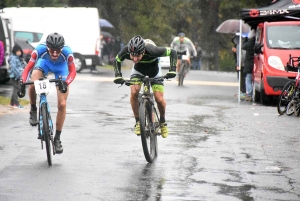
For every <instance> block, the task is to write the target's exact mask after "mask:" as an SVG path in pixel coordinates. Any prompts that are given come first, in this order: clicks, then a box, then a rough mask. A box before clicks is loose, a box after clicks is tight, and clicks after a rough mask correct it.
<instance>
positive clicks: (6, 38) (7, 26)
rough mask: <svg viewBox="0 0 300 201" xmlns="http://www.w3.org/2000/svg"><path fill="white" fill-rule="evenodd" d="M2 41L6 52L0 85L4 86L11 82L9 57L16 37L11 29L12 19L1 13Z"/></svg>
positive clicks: (0, 67) (0, 75) (1, 67)
mask: <svg viewBox="0 0 300 201" xmlns="http://www.w3.org/2000/svg"><path fill="white" fill-rule="evenodd" d="M0 41H1V42H2V43H3V45H4V52H5V58H4V61H3V63H2V65H0V84H4V83H6V82H8V81H9V75H8V57H9V55H10V54H11V51H12V47H13V46H14V35H13V32H12V28H11V19H10V18H8V17H6V16H4V15H3V13H2V11H0Z"/></svg>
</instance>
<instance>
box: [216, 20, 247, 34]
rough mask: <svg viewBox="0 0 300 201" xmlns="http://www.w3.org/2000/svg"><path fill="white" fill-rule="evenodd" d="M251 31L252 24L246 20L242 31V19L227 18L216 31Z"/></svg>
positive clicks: (229, 32)
mask: <svg viewBox="0 0 300 201" xmlns="http://www.w3.org/2000/svg"><path fill="white" fill-rule="evenodd" d="M249 31H250V26H249V25H248V24H246V23H244V22H242V31H240V20H237V19H229V20H226V21H224V22H223V23H222V24H220V25H219V26H218V28H217V29H216V32H218V33H225V34H235V33H240V32H242V33H248V32H249Z"/></svg>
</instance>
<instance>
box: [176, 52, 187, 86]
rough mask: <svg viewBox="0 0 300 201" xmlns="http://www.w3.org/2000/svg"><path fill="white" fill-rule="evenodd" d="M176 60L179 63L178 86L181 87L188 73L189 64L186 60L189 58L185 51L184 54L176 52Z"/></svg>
mask: <svg viewBox="0 0 300 201" xmlns="http://www.w3.org/2000/svg"><path fill="white" fill-rule="evenodd" d="M177 56H178V59H179V61H180V63H179V67H180V68H179V72H178V86H183V80H184V78H185V75H186V74H187V72H188V71H189V63H188V61H187V58H188V57H189V56H188V55H187V51H184V52H177Z"/></svg>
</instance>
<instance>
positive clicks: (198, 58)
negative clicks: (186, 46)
mask: <svg viewBox="0 0 300 201" xmlns="http://www.w3.org/2000/svg"><path fill="white" fill-rule="evenodd" d="M194 45H195V48H196V51H197V56H195V57H193V58H192V65H193V69H194V70H201V57H202V49H201V47H199V45H198V42H195V43H194Z"/></svg>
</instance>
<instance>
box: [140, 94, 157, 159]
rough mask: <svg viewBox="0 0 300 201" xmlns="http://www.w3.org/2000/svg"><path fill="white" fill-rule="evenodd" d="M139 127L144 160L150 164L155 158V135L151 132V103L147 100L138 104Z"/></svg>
mask: <svg viewBox="0 0 300 201" xmlns="http://www.w3.org/2000/svg"><path fill="white" fill-rule="evenodd" d="M139 113H140V114H139V115H140V127H141V140H142V146H143V151H144V155H145V158H146V160H147V161H148V162H149V163H152V162H153V161H154V159H155V157H156V143H157V139H156V135H155V134H154V131H153V130H152V112H151V103H150V102H149V100H147V99H144V100H142V101H141V102H140V108H139Z"/></svg>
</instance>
